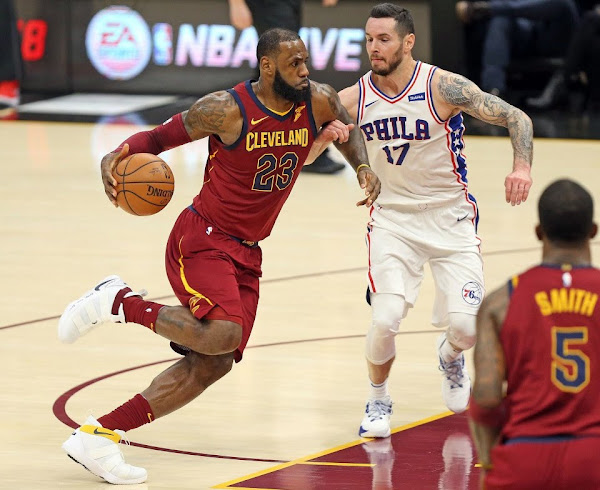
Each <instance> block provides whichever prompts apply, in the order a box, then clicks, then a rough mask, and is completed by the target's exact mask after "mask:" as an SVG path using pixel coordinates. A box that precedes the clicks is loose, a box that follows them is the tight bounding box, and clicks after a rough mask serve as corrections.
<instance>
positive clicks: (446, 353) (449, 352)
mask: <svg viewBox="0 0 600 490" xmlns="http://www.w3.org/2000/svg"><path fill="white" fill-rule="evenodd" d="M444 335H446V334H444ZM461 352H462V350H456V349H455V348H454V347H452V344H451V343H450V342H448V338H447V337H446V340H445V341H444V343H443V344H442V346H441V347H440V357H441V358H442V361H444V363H448V362H452V361H454V360H455V359H456V358H457V357H458V356H460V354H461Z"/></svg>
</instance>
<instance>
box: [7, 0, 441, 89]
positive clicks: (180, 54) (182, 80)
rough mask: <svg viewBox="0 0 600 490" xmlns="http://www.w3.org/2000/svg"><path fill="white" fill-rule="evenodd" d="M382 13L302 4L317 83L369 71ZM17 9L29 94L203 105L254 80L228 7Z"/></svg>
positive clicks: (424, 14)
mask: <svg viewBox="0 0 600 490" xmlns="http://www.w3.org/2000/svg"><path fill="white" fill-rule="evenodd" d="M376 3H377V2H368V1H360V0H358V1H353V0H344V1H343V2H340V4H338V6H337V7H333V8H325V7H323V6H322V5H321V1H320V0H319V1H316V0H315V1H307V2H305V3H304V5H303V9H304V11H303V19H304V26H303V27H302V28H301V30H300V32H299V34H300V37H301V38H302V39H303V40H304V42H305V44H306V46H307V49H308V52H309V60H310V61H309V69H310V71H311V74H310V76H311V77H312V78H314V79H315V80H317V81H319V82H325V83H329V84H330V85H332V86H333V87H334V88H335V89H338V90H339V89H342V88H344V87H346V86H349V85H352V84H353V83H355V82H356V81H357V79H358V78H359V77H360V76H361V75H362V74H363V73H365V72H366V71H368V70H369V68H370V67H369V62H368V58H367V54H366V51H365V47H364V24H365V22H366V19H367V17H368V14H369V11H370V9H371V7H372V6H373V5H375V4H376ZM341 4H343V6H342V5H341ZM15 5H16V8H17V15H18V17H19V29H20V31H21V36H22V49H21V52H22V57H23V61H24V68H25V69H24V71H25V79H24V83H23V87H24V89H27V90H38V91H64V92H67V91H75V92H120V93H157V94H158V93H165V94H190V95H202V94H205V93H207V92H211V91H215V90H221V89H224V88H227V87H230V86H232V85H234V84H235V83H237V82H238V81H241V80H244V79H247V78H252V77H254V76H255V74H256V43H257V41H258V36H257V33H256V30H255V29H254V28H253V27H250V28H248V29H245V30H243V31H241V32H240V31H238V30H236V29H235V28H234V27H233V26H231V25H230V24H229V10H228V4H227V2H225V1H224V0H170V1H169V2H168V5H167V4H166V3H165V2H164V1H163V0H145V1H144V2H139V1H131V0H124V1H122V2H119V3H114V4H113V3H111V2H107V1H105V0H53V1H52V2H48V1H45V0H16V2H15ZM403 5H404V6H406V7H407V8H408V9H409V10H411V12H412V14H413V17H414V18H415V24H416V25H417V27H418V29H419V31H418V37H417V44H416V47H415V50H414V55H415V57H416V58H418V59H421V60H423V61H429V60H430V58H431V46H430V42H429V40H430V36H429V32H428V31H429V24H430V22H429V6H428V4H426V3H419V2H412V3H411V2H409V3H403ZM342 8H343V15H342V14H341V9H342Z"/></svg>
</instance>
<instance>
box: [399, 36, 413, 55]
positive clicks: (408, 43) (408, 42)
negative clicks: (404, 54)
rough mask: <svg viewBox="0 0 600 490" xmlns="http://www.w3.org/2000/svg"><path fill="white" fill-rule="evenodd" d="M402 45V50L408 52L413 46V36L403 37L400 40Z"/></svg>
mask: <svg viewBox="0 0 600 490" xmlns="http://www.w3.org/2000/svg"><path fill="white" fill-rule="evenodd" d="M402 44H403V46H402V47H403V48H404V50H405V51H410V50H411V49H412V48H413V47H414V46H415V35H414V34H407V35H406V36H404V39H403V40H402Z"/></svg>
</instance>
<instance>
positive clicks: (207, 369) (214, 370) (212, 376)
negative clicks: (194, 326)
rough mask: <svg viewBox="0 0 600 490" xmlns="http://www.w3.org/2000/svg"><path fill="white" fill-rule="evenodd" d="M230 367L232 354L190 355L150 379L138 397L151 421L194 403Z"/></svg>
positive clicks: (229, 369) (193, 353) (191, 353)
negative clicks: (147, 406) (149, 411)
mask: <svg viewBox="0 0 600 490" xmlns="http://www.w3.org/2000/svg"><path fill="white" fill-rule="evenodd" d="M232 365H233V353H228V354H223V355H218V356H205V355H202V354H198V353H196V352H190V353H189V354H188V355H186V356H185V357H184V358H183V359H180V360H179V361H177V362H176V363H175V364H173V365H172V366H170V367H169V368H167V369H166V370H165V371H163V372H162V373H160V374H159V375H158V376H156V378H154V379H153V380H152V383H151V384H150V386H149V387H148V388H146V389H145V390H144V391H142V396H144V398H146V400H148V403H149V404H150V406H151V407H152V411H153V413H154V417H155V418H159V417H162V416H164V415H167V414H169V413H171V412H173V411H175V410H178V409H179V408H181V407H183V406H184V405H186V404H188V403H189V402H191V401H192V400H194V399H195V398H196V397H197V396H198V395H200V394H201V393H202V392H203V391H204V390H206V388H208V387H209V386H210V385H211V384H213V383H214V382H215V381H218V380H219V379H221V378H222V377H223V376H225V375H226V374H227V373H228V372H229V371H231V367H232Z"/></svg>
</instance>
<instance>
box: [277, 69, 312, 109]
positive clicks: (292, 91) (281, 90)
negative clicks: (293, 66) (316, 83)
mask: <svg viewBox="0 0 600 490" xmlns="http://www.w3.org/2000/svg"><path fill="white" fill-rule="evenodd" d="M273 91H274V92H275V93H276V94H277V95H279V96H280V97H283V98H284V99H286V100H289V101H290V102H293V103H295V104H296V103H298V102H303V101H305V100H308V98H309V97H310V83H309V84H308V86H306V87H304V88H302V89H297V88H294V87H293V86H291V85H290V84H289V83H287V82H286V81H285V80H284V79H283V77H282V76H281V74H280V73H279V70H275V79H274V80H273Z"/></svg>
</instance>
